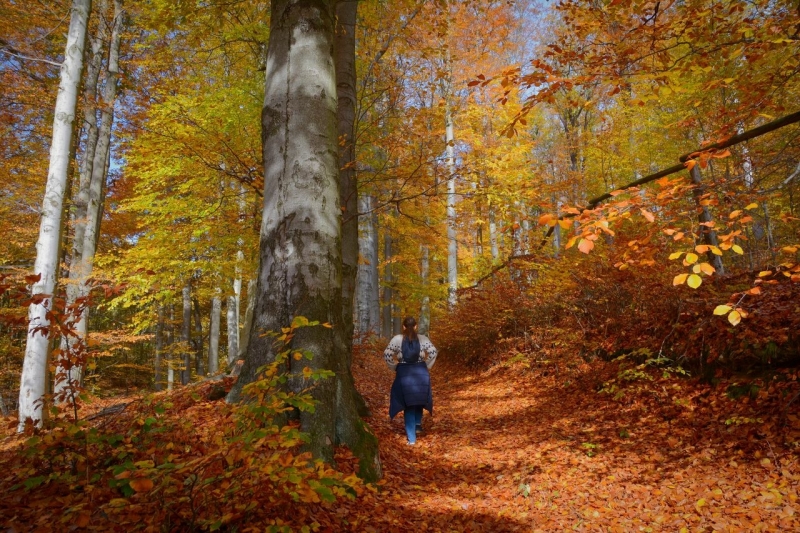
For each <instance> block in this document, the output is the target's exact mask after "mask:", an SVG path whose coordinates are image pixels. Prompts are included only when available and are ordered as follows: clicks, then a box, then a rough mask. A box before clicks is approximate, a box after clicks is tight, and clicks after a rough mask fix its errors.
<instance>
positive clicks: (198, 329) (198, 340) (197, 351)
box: [192, 298, 206, 376]
mask: <svg viewBox="0 0 800 533" xmlns="http://www.w3.org/2000/svg"><path fill="white" fill-rule="evenodd" d="M192 302H193V304H194V306H193V307H194V338H193V339H192V344H193V346H194V365H195V372H197V375H198V376H205V375H206V369H205V364H204V362H205V359H204V358H203V318H202V315H201V314H200V302H199V301H198V300H197V298H194V299H193V300H192Z"/></svg>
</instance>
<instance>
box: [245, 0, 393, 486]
mask: <svg viewBox="0 0 800 533" xmlns="http://www.w3.org/2000/svg"><path fill="white" fill-rule="evenodd" d="M334 24H335V22H334V2H333V1H332V0H306V1H304V2H296V1H292V0H274V1H273V2H272V8H271V17H270V40H269V47H268V51H267V76H266V78H267V84H266V92H265V101H264V109H263V112H262V126H263V128H262V132H263V136H264V139H263V141H264V161H265V168H264V177H265V179H264V213H263V219H262V224H261V245H260V259H261V263H260V267H259V277H258V288H257V293H256V304H255V314H254V321H253V329H252V331H251V333H250V342H249V345H248V349H247V354H246V356H245V361H244V365H243V366H242V370H241V373H240V375H239V379H238V381H237V383H236V385H235V386H234V388H233V389H232V390H231V393H230V395H229V400H238V399H239V398H241V393H242V387H243V386H244V385H245V384H246V383H249V382H252V381H254V380H255V379H257V377H258V376H257V369H258V368H259V367H261V366H262V365H264V364H267V363H269V362H270V361H273V360H274V358H275V347H274V346H273V340H272V338H271V337H267V336H264V335H263V333H265V332H268V331H280V328H282V327H287V326H289V325H290V324H291V322H292V319H293V318H294V317H297V316H304V317H306V318H308V319H309V320H319V321H320V322H329V323H335V322H337V321H338V320H340V319H341V313H342V266H341V210H340V208H339V206H340V204H339V183H338V179H339V164H338V157H337V156H338V146H337V144H338V143H337V141H338V135H337V127H336V123H337V121H336V110H337V99H336V76H335V70H334V64H333V55H332V51H333V44H334V42H333V41H334ZM342 343H343V339H342V338H341V328H339V327H334V328H332V329H329V328H325V327H321V326H317V327H305V328H300V329H299V330H297V331H296V333H295V335H294V337H293V338H292V340H291V348H292V349H293V350H300V351H309V352H311V353H312V354H313V356H314V357H313V360H312V361H311V362H308V361H307V360H300V361H297V360H294V358H292V359H291V363H290V364H291V367H290V370H291V372H292V373H293V374H296V375H299V374H301V373H302V370H303V367H304V366H306V365H307V366H310V367H312V368H320V369H329V370H332V371H333V372H334V373H335V374H336V376H335V377H333V378H330V379H325V380H322V381H321V382H319V383H317V384H315V386H314V387H313V388H312V389H311V390H310V393H311V394H312V396H313V397H314V398H315V400H317V405H316V409H315V411H314V412H313V413H309V412H305V413H301V414H300V424H301V428H302V430H303V431H305V432H307V433H308V434H309V436H310V442H309V443H308V445H307V446H308V449H309V450H310V451H311V452H312V453H313V454H314V455H315V456H316V457H321V458H323V459H325V460H328V461H332V460H333V449H334V446H335V445H336V444H344V445H347V446H349V447H350V449H351V450H352V451H353V453H354V454H355V455H356V456H358V457H359V458H360V460H361V461H360V473H361V475H362V476H364V477H365V478H368V479H376V478H377V477H379V476H380V461H379V459H378V450H377V440H376V439H375V437H374V436H373V435H372V434H370V433H369V432H368V431H367V429H366V427H365V426H364V424H363V423H362V422H361V419H360V418H359V417H358V413H357V410H356V404H355V401H354V395H353V394H351V393H350V392H351V389H350V388H349V387H348V386H347V383H346V379H343V378H342V376H344V375H345V374H349V372H350V371H349V368H347V361H346V360H345V359H344V356H343V349H342ZM293 381H294V380H293ZM295 382H296V381H295Z"/></svg>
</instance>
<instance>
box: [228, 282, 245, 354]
mask: <svg viewBox="0 0 800 533" xmlns="http://www.w3.org/2000/svg"><path fill="white" fill-rule="evenodd" d="M237 281H239V285H240V287H241V283H242V281H241V280H237ZM234 290H235V284H234ZM238 307H239V299H238V298H237V297H236V296H228V305H227V309H225V323H226V325H227V327H228V328H227V329H228V367H230V366H231V365H233V363H234V361H236V358H237V357H238V356H239V319H238V314H239V313H238V311H239V309H238Z"/></svg>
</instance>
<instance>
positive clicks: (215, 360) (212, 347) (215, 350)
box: [208, 296, 222, 375]
mask: <svg viewBox="0 0 800 533" xmlns="http://www.w3.org/2000/svg"><path fill="white" fill-rule="evenodd" d="M221 311H222V300H221V299H220V297H219V296H215V297H214V298H212V299H211V325H210V326H209V330H208V373H209V374H212V375H213V374H216V373H217V371H219V320H220V314H221Z"/></svg>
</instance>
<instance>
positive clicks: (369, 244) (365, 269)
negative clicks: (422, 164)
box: [356, 195, 381, 335]
mask: <svg viewBox="0 0 800 533" xmlns="http://www.w3.org/2000/svg"><path fill="white" fill-rule="evenodd" d="M359 203H360V206H359V211H360V212H362V213H366V214H365V215H362V216H361V217H359V222H358V224H359V234H360V239H359V241H358V246H359V255H360V256H361V258H362V261H361V262H360V263H359V265H358V285H357V291H358V292H357V298H356V300H357V306H356V308H357V314H358V320H357V323H358V332H359V333H360V334H362V335H365V334H376V335H378V334H380V331H381V320H380V312H381V305H380V295H379V290H380V279H379V275H378V264H379V262H380V260H379V259H378V228H377V225H378V220H377V219H378V217H377V215H376V214H375V213H374V212H373V211H372V197H371V196H368V195H363V196H362V197H361V199H360V201H359Z"/></svg>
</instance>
